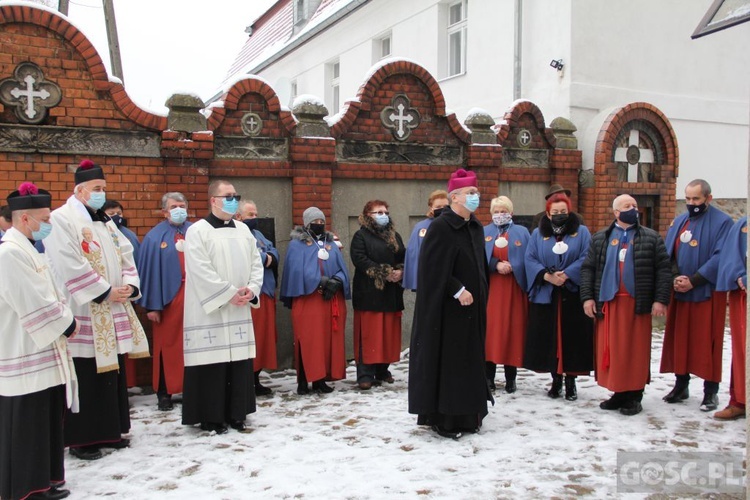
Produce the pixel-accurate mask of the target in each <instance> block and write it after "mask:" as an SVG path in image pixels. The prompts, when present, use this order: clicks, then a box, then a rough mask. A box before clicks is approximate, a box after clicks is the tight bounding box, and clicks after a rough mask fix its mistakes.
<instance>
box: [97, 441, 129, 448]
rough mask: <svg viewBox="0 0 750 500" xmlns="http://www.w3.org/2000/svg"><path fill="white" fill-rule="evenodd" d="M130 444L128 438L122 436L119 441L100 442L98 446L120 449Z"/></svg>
mask: <svg viewBox="0 0 750 500" xmlns="http://www.w3.org/2000/svg"><path fill="white" fill-rule="evenodd" d="M128 446H130V439H127V438H122V439H120V440H119V441H115V442H112V443H101V444H100V445H99V447H101V448H113V449H115V450H121V449H123V448H127V447H128Z"/></svg>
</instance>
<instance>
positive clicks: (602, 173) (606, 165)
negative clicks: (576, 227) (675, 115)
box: [580, 102, 679, 234]
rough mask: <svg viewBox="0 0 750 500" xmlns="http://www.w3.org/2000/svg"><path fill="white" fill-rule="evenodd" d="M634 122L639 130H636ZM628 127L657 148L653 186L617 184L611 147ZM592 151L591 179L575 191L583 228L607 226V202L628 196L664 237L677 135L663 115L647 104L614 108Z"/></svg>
mask: <svg viewBox="0 0 750 500" xmlns="http://www.w3.org/2000/svg"><path fill="white" fill-rule="evenodd" d="M634 121H638V122H640V123H642V124H643V126H635V125H636V124H632V122H634ZM628 127H633V128H636V129H638V130H640V131H642V132H644V133H646V134H647V135H648V136H649V138H650V139H651V141H653V142H655V143H656V144H655V149H656V151H655V155H656V158H657V159H658V160H660V163H659V162H654V169H655V172H654V174H655V178H654V179H653V180H652V182H636V183H629V182H623V181H619V180H618V179H617V163H616V162H615V161H614V156H615V155H614V153H615V148H616V145H617V139H618V137H620V135H621V134H622V133H623V132H624V131H625V130H626V129H627V128H628ZM593 148H594V155H593V156H594V165H593V167H594V168H593V176H591V177H590V179H589V181H588V182H587V183H586V184H584V185H582V186H581V188H580V192H581V200H582V204H583V206H584V210H582V213H583V215H584V217H585V219H586V222H587V224H589V225H590V227H591V228H592V229H595V230H596V229H601V228H602V227H605V226H607V225H608V224H610V223H611V222H612V213H611V204H612V200H613V199H614V198H615V196H617V195H619V194H623V193H627V194H631V195H633V196H634V197H635V198H636V199H637V200H639V201H638V203H639V208H640V209H645V210H648V213H649V217H650V219H651V220H650V221H649V224H650V225H651V227H652V228H653V229H655V230H657V231H659V232H660V233H662V234H665V233H666V231H667V228H668V227H669V223H670V221H671V220H672V219H673V218H674V214H675V198H676V185H677V175H678V173H679V148H678V145H677V135H676V134H675V132H674V129H673V128H672V125H671V123H670V122H669V119H668V118H667V117H666V116H665V115H664V113H663V112H662V111H661V110H659V109H658V108H657V107H656V106H654V105H653V104H649V103H646V102H633V103H630V104H627V105H625V106H622V107H619V108H615V109H613V110H612V111H611V112H610V113H609V115H608V116H607V117H606V118H605V119H604V122H603V123H602V125H601V128H600V129H599V132H598V134H597V136H596V143H595V144H594V145H593ZM589 173H590V171H589ZM584 178H585V176H584ZM648 204H650V205H648Z"/></svg>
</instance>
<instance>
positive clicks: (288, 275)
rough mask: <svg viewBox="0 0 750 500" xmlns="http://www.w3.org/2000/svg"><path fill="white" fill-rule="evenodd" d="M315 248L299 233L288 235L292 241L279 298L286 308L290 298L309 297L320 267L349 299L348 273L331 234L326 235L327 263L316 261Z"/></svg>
mask: <svg viewBox="0 0 750 500" xmlns="http://www.w3.org/2000/svg"><path fill="white" fill-rule="evenodd" d="M318 248H319V247H318V245H317V243H316V242H314V241H312V239H311V238H310V237H309V236H308V235H307V233H306V232H305V231H304V230H302V229H299V228H297V229H295V230H294V231H292V239H291V241H289V246H288V247H287V251H286V257H285V258H284V273H283V274H282V275H281V290H280V298H281V301H282V302H283V303H284V305H285V306H286V307H291V306H292V299H293V298H294V297H304V296H305V295H310V294H311V293H313V292H314V291H315V290H316V289H317V288H318V285H319V284H320V277H321V269H320V268H321V264H322V267H323V275H325V276H328V277H329V278H332V277H334V276H335V277H337V278H338V279H339V280H341V282H342V283H343V284H344V288H343V290H344V297H345V298H346V299H349V298H351V294H350V292H349V271H347V269H346V264H345V263H344V256H343V255H342V254H341V250H339V247H338V246H337V245H336V243H335V242H334V241H333V234H332V233H326V238H325V248H326V250H328V260H320V259H318Z"/></svg>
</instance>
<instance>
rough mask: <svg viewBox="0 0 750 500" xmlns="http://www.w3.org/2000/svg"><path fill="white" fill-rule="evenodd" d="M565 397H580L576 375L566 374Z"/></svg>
mask: <svg viewBox="0 0 750 500" xmlns="http://www.w3.org/2000/svg"><path fill="white" fill-rule="evenodd" d="M565 399H566V400H567V401H575V400H576V399H578V390H577V389H576V378H575V376H574V375H566V376H565Z"/></svg>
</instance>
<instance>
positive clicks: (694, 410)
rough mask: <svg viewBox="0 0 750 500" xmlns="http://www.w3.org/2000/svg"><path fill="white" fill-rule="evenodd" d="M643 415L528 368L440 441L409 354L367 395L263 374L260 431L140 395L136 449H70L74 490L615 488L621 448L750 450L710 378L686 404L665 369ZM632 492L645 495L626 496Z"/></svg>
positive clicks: (581, 491)
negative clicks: (464, 427) (301, 388)
mask: <svg viewBox="0 0 750 500" xmlns="http://www.w3.org/2000/svg"><path fill="white" fill-rule="evenodd" d="M730 342H731V340H730V337H729V335H728V332H727V336H726V338H725V342H724V377H723V380H724V383H722V386H721V392H720V394H719V396H720V408H723V407H724V406H725V405H726V403H727V401H728V398H729V395H728V386H729V383H728V380H729V367H730V351H731V349H730ZM661 344H662V333H661V332H659V333H657V334H655V336H654V343H653V351H652V374H653V375H652V376H653V381H652V383H651V384H650V385H649V386H647V388H646V394H645V397H644V400H643V407H644V411H643V412H642V413H641V414H639V415H637V416H634V417H625V416H623V415H620V414H619V412H611V411H603V410H600V409H599V406H598V405H599V402H600V401H602V400H603V399H606V398H607V397H608V396H609V394H608V393H607V391H605V390H604V389H602V388H601V387H599V386H597V385H596V382H595V381H594V379H593V377H590V378H589V377H579V383H578V391H579V399H578V401H576V402H568V401H565V400H564V399H557V400H552V399H550V398H548V397H546V395H545V392H546V390H547V388H548V386H549V382H550V379H549V376H548V375H541V374H535V373H531V372H528V371H525V370H519V374H518V392H516V393H515V394H512V395H509V394H506V393H505V391H504V390H503V389H502V385H503V383H502V369H501V368H499V369H498V379H499V380H498V382H499V384H498V385H499V388H498V392H497V394H496V401H497V402H496V405H495V406H494V407H493V408H491V409H490V413H489V415H488V416H487V418H486V419H485V420H484V425H483V427H482V430H481V432H480V433H479V434H476V435H465V436H464V437H463V438H461V439H460V440H458V441H453V440H450V439H445V438H441V437H438V436H436V435H435V434H434V433H433V432H432V431H430V430H429V429H428V428H425V427H419V426H417V425H416V419H415V416H413V415H409V414H408V413H407V391H406V387H407V386H406V380H407V372H408V360H402V361H401V362H400V363H398V364H396V365H394V367H393V369H392V372H393V375H394V377H395V378H396V383H395V384H393V385H390V386H388V385H385V386H383V387H380V388H374V389H373V390H370V391H360V390H358V389H357V388H356V384H355V382H354V381H355V370H354V366H350V367H349V368H348V371H347V380H345V381H339V382H336V383H335V384H334V385H335V388H336V391H335V392H333V393H332V394H329V395H324V396H320V395H311V396H298V395H297V394H296V392H295V389H296V381H295V377H294V372H293V371H282V372H277V373H273V374H272V375H271V377H270V379H269V378H265V381H264V383H267V384H268V385H270V386H271V387H272V388H273V389H274V391H275V392H274V394H273V395H272V396H270V397H267V398H259V401H258V411H257V412H256V413H254V414H252V415H250V416H249V417H248V423H249V424H250V427H251V432H250V433H247V434H240V433H238V432H236V431H234V430H232V429H230V430H229V432H228V433H227V434H224V435H221V436H219V435H216V434H209V433H207V432H205V431H201V430H200V429H199V428H198V427H189V426H183V425H181V424H180V406H179V405H177V406H176V407H175V410H174V411H172V412H160V411H158V410H157V409H156V397H155V396H154V395H133V396H131V399H130V401H131V404H132V410H131V416H132V430H131V437H132V443H131V447H130V448H128V449H125V450H119V451H114V450H104V451H105V453H107V455H106V456H105V457H104V458H103V459H101V460H98V461H94V462H85V461H81V460H78V459H75V458H73V457H70V456H69V455H67V453H66V467H67V486H66V487H67V488H69V489H70V490H71V491H72V493H73V494H72V496H71V498H72V499H84V498H101V497H108V498H127V499H184V498H193V499H264V498H274V499H275V498H306V499H308V498H312V499H323V498H325V499H380V498H388V499H400V498H419V499H423V498H424V499H429V498H451V499H453V498H466V499H489V498H551V497H557V498H573V497H577V496H587V497H589V498H604V497H614V496H617V484H616V474H615V471H616V464H617V451H618V450H622V451H712V452H724V451H733V452H743V453H744V450H745V420H744V419H741V420H738V421H733V422H719V421H716V420H714V419H713V418H711V413H703V412H701V411H699V410H698V406H699V405H700V402H701V397H702V393H703V386H702V381H701V380H699V379H695V378H693V380H692V382H691V385H690V392H691V397H690V399H688V400H687V401H686V402H684V403H682V404H674V405H669V404H666V403H664V402H662V401H661V398H662V396H663V395H664V394H666V393H667V392H668V391H669V390H670V388H671V386H672V382H673V377H672V375H661V374H659V373H658V371H659V370H658V368H659V358H660V354H661ZM628 498H638V496H632V495H629V496H628Z"/></svg>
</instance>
